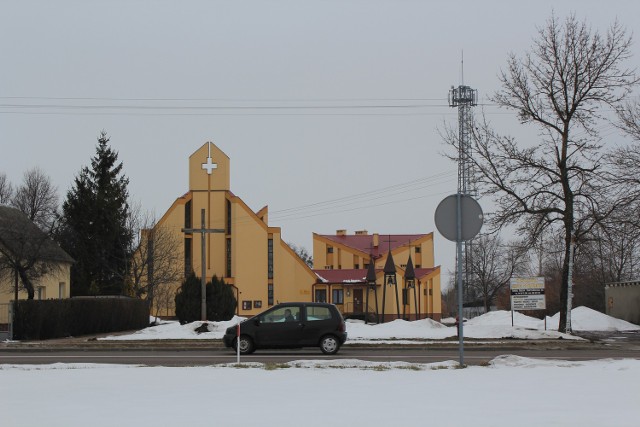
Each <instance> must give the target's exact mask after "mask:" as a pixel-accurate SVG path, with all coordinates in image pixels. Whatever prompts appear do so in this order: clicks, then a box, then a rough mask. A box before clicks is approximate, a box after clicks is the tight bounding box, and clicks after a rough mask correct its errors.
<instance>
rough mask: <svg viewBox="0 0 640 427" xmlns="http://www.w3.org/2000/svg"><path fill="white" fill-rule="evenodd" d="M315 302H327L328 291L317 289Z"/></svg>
mask: <svg viewBox="0 0 640 427" xmlns="http://www.w3.org/2000/svg"><path fill="white" fill-rule="evenodd" d="M315 302H327V290H326V289H316V298H315Z"/></svg>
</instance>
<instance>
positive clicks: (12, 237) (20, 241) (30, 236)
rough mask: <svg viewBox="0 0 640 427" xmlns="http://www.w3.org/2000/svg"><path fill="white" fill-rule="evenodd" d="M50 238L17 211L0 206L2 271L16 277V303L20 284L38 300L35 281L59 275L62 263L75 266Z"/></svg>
mask: <svg viewBox="0 0 640 427" xmlns="http://www.w3.org/2000/svg"><path fill="white" fill-rule="evenodd" d="M72 262H73V260H72V259H71V257H70V256H69V255H68V254H66V253H65V252H64V251H63V250H62V249H60V247H59V246H58V245H57V244H56V243H55V242H54V241H53V240H51V238H50V237H49V236H48V235H47V234H46V233H44V232H43V231H42V230H40V229H39V228H38V227H37V226H36V225H35V224H34V223H33V222H32V221H30V220H29V219H28V218H27V217H26V216H25V215H24V214H23V213H22V212H20V211H19V210H18V209H15V208H11V207H8V206H0V270H1V271H3V274H4V275H5V276H7V275H10V274H12V273H13V274H14V277H15V282H14V283H15V299H18V283H21V284H22V287H23V288H24V289H25V290H26V291H27V295H28V299H33V298H34V296H35V287H34V284H33V283H34V281H36V280H37V279H39V278H40V277H42V276H44V275H46V274H49V273H51V272H54V271H56V270H57V269H59V268H60V265H61V263H72Z"/></svg>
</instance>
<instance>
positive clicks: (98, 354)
mask: <svg viewBox="0 0 640 427" xmlns="http://www.w3.org/2000/svg"><path fill="white" fill-rule="evenodd" d="M528 347H529V346H527V345H524V346H518V347H513V346H491V347H481V348H465V350H464V362H465V364H467V365H480V364H484V363H486V362H488V361H490V360H491V359H493V358H495V357H497V356H500V355H505V354H515V355H519V356H523V357H532V358H540V359H562V360H595V359H607V358H635V359H640V349H639V348H637V347H634V346H628V347H625V346H600V345H594V346H576V348H571V347H572V346H560V347H557V348H554V347H552V346H551V347H550V346H538V345H536V346H535V347H534V348H528ZM459 355H460V353H459V350H458V349H457V348H428V347H426V348H425V347H419V348H415V347H402V348H401V347H393V348H385V347H365V348H361V347H351V346H344V347H343V348H342V349H341V350H340V352H339V353H338V354H337V355H334V356H326V355H323V354H322V353H321V352H320V350H317V349H301V350H259V351H256V352H255V353H254V354H252V355H249V356H242V357H241V359H240V360H241V362H261V363H273V364H279V363H286V362H291V361H294V360H338V359H359V360H367V361H377V362H389V361H405V362H413V363H432V362H439V361H445V360H454V361H459ZM236 361H237V359H236V355H235V353H233V351H231V350H230V349H223V348H209V349H184V350H182V349H117V350H114V349H102V350H100V349H62V350H58V349H47V350H43V349H37V350H30V349H21V350H19V349H15V350H11V351H6V350H5V351H3V350H0V364H51V363H110V364H136V365H147V366H207V365H214V364H223V363H236Z"/></svg>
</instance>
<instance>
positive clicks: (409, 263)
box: [404, 255, 416, 280]
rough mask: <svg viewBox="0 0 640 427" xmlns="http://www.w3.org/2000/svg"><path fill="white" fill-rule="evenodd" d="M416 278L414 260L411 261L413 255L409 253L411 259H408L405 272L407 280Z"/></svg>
mask: <svg viewBox="0 0 640 427" xmlns="http://www.w3.org/2000/svg"><path fill="white" fill-rule="evenodd" d="M415 278H416V272H415V271H414V270H413V261H411V255H409V261H407V268H406V270H405V272H404V279H405V280H414V279H415Z"/></svg>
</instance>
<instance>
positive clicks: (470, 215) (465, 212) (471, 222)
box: [435, 192, 483, 367]
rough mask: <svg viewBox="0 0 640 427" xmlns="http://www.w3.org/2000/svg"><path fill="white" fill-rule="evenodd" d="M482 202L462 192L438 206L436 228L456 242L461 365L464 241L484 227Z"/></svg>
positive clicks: (462, 352)
mask: <svg viewBox="0 0 640 427" xmlns="http://www.w3.org/2000/svg"><path fill="white" fill-rule="evenodd" d="M482 221H483V214H482V208H481V207H480V204H478V202H477V201H476V200H475V199H474V198H473V197H471V196H469V195H468V194H462V193H460V192H458V193H456V194H452V195H451V196H447V197H445V198H444V200H442V201H441V202H440V204H439V205H438V207H437V208H436V213H435V222H436V228H437V229H438V231H439V232H440V234H442V235H443V236H444V237H445V239H447V240H451V241H454V242H456V251H457V272H458V273H457V275H458V284H457V286H458V347H459V353H460V366H461V367H462V366H464V333H463V326H462V325H463V324H464V315H463V313H462V297H463V292H462V284H463V283H462V243H463V242H465V241H467V240H471V239H473V238H474V237H476V235H477V234H478V233H479V232H480V229H481V228H482Z"/></svg>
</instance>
